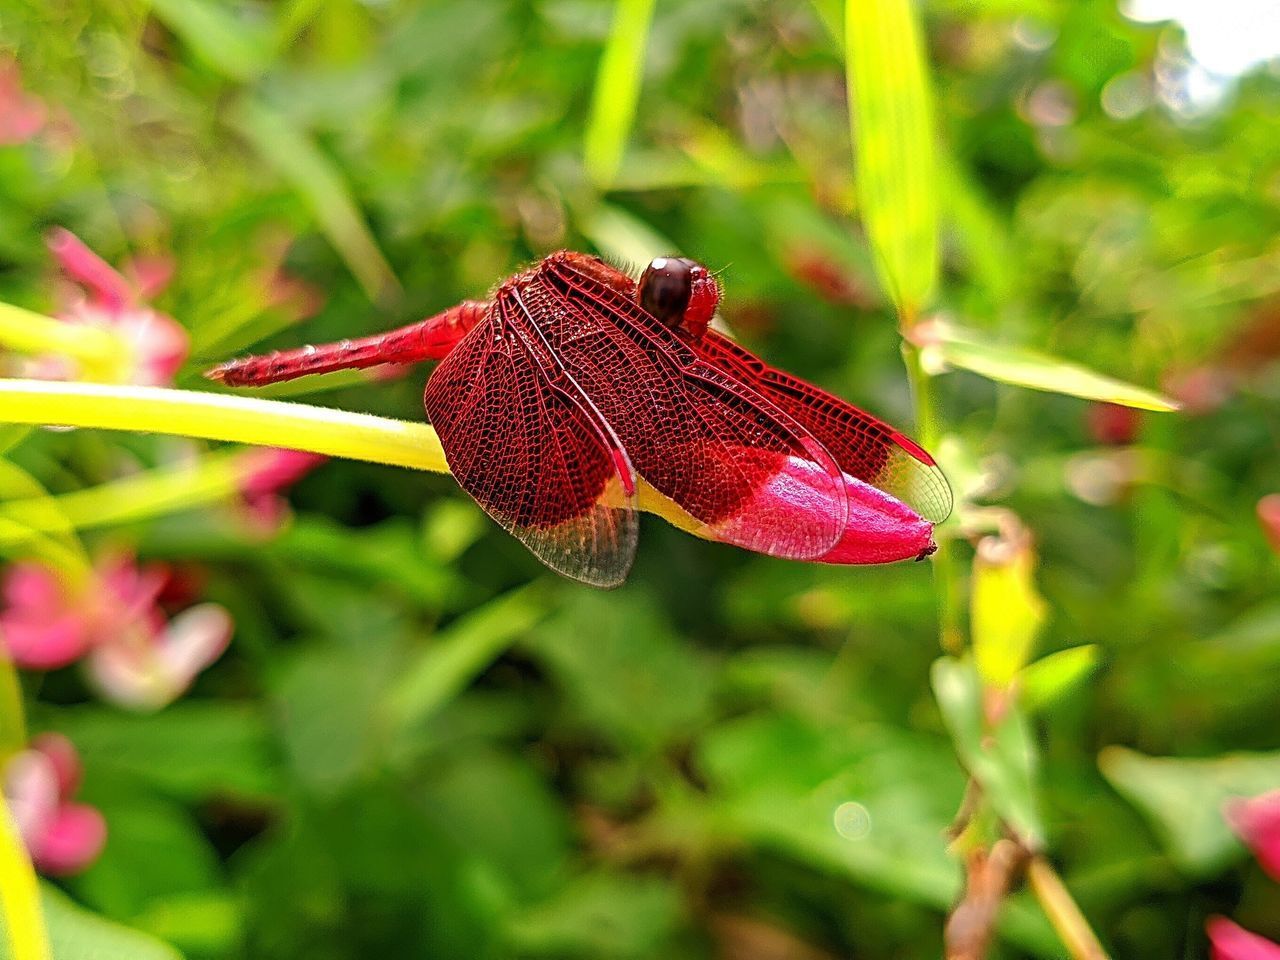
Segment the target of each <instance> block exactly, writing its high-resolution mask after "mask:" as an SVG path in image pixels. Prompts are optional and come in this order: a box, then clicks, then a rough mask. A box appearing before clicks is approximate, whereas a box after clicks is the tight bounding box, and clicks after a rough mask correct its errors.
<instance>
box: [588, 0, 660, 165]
mask: <svg viewBox="0 0 1280 960" xmlns="http://www.w3.org/2000/svg"><path fill="white" fill-rule="evenodd" d="M652 20H653V0H618V4H617V6H616V7H615V8H614V15H613V27H612V28H611V29H610V31H609V38H608V40H607V41H605V47H604V53H603V54H602V55H601V57H600V70H599V73H598V74H597V75H596V86H595V90H594V91H593V93H592V96H591V115H590V117H589V118H588V120H587V130H586V136H585V140H584V143H583V163H584V165H585V166H586V169H587V176H589V177H590V178H591V180H592V182H593V183H595V184H596V186H598V187H600V188H602V189H604V188H607V187H609V186H610V185H611V184H612V183H613V178H614V177H615V176H616V175H617V173H618V168H619V166H620V165H621V164H622V152H623V150H624V148H625V147H626V143H627V138H628V137H629V136H630V134H631V126H632V124H633V123H634V121H635V116H636V104H637V103H638V102H639V99H640V81H641V79H642V77H643V73H644V51H645V46H646V45H647V44H648V41H649V26H650V23H651V22H652Z"/></svg>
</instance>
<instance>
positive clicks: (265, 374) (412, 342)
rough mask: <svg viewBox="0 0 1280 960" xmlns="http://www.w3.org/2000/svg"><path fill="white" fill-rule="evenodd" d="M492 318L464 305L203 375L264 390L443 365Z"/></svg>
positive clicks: (476, 303) (474, 304)
mask: <svg viewBox="0 0 1280 960" xmlns="http://www.w3.org/2000/svg"><path fill="white" fill-rule="evenodd" d="M488 313H489V303H488V302H487V301H483V300H464V301H463V302H462V303H460V304H458V305H457V306H456V307H450V308H449V309H448V310H445V311H443V312H441V313H437V314H436V315H435V316H432V317H427V318H426V319H425V320H419V321H418V322H417V323H411V324H409V325H408V326H404V327H400V328H399V329H398V330H391V331H388V332H387V333H377V334H373V335H372V336H368V337H360V338H359V339H357V340H339V341H337V342H335V343H324V344H320V345H318V346H310V345H308V346H305V347H298V348H297V349H294V350H278V351H276V352H275V353H264V354H261V355H258V356H252V357H241V358H240V359H238V360H229V361H227V362H226V363H222V364H219V365H218V366H216V367H214V368H213V369H211V370H208V371H206V372H205V376H206V377H208V378H209V379H210V380H216V381H218V382H219V383H225V384H226V385H227V386H230V387H261V386H266V385H267V384H269V383H279V382H281V381H282V380H294V379H296V378H298V377H306V376H310V375H311V374H313V373H332V372H333V371H334V370H352V369H359V368H362V367H376V366H378V365H380V364H384V363H418V362H420V361H422V360H443V359H444V358H445V357H446V356H447V355H448V353H449V351H450V350H452V349H453V348H454V347H455V346H456V345H457V343H458V341H459V340H461V339H462V338H463V337H464V336H466V334H467V333H468V331H470V330H471V328H472V327H474V326H475V325H476V324H477V323H479V322H480V321H481V320H483V319H484V318H485V317H486V316H487V315H488Z"/></svg>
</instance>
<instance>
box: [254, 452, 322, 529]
mask: <svg viewBox="0 0 1280 960" xmlns="http://www.w3.org/2000/svg"><path fill="white" fill-rule="evenodd" d="M328 459H329V458H328V457H326V456H323V455H321V454H318V453H307V452H305V451H302V450H287V449H284V448H281V447H262V448H259V449H256V450H248V451H246V452H245V453H244V454H243V455H241V458H240V462H241V463H242V464H243V465H244V468H245V469H244V473H243V474H242V476H241V478H240V502H241V505H242V506H243V508H244V509H243V511H242V516H243V517H244V518H245V520H246V522H247V523H248V524H249V526H250V528H251V529H253V530H254V531H255V532H257V533H261V534H263V535H265V536H269V535H270V534H273V533H275V532H276V531H277V530H278V529H279V528H280V526H281V525H282V524H283V523H284V520H285V517H286V516H287V515H288V509H289V505H288V503H286V502H285V499H284V498H283V497H282V496H280V494H281V493H282V492H283V491H284V490H285V489H287V488H288V487H291V486H293V485H294V484H295V483H297V482H298V481H299V480H301V479H302V478H303V477H305V476H306V475H307V474H308V473H310V472H311V471H312V470H314V469H315V468H316V467H318V466H320V465H321V464H322V463H325V462H326V461H327V460H328Z"/></svg>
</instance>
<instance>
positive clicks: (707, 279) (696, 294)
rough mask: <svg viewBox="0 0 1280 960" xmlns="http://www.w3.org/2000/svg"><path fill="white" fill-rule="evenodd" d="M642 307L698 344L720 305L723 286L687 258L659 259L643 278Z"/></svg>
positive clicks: (641, 285) (647, 268)
mask: <svg viewBox="0 0 1280 960" xmlns="http://www.w3.org/2000/svg"><path fill="white" fill-rule="evenodd" d="M639 299H640V306H642V307H644V309H645V310H647V311H648V312H649V313H651V314H653V316H655V317H657V318H658V319H659V320H661V321H662V322H663V323H665V324H666V325H667V326H669V327H671V328H672V329H673V330H677V331H679V332H681V333H684V334H687V335H688V336H689V337H691V338H692V339H694V340H697V339H698V338H700V337H701V336H702V335H703V334H704V333H706V332H707V324H709V323H710V322H711V318H712V317H713V316H714V315H715V312H716V307H717V306H719V305H720V285H719V284H718V283H716V279H715V277H713V276H711V274H710V273H709V272H708V270H707V268H706V267H704V266H703V265H702V264H700V263H698V262H697V261H696V260H689V259H687V258H685V257H656V258H655V259H654V260H653V261H651V262H650V264H649V266H647V267H645V269H644V273H643V274H641V275H640V289H639Z"/></svg>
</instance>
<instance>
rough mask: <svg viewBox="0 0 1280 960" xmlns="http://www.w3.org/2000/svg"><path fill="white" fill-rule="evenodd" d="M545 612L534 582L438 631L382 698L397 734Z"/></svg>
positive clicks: (419, 719)
mask: <svg viewBox="0 0 1280 960" xmlns="http://www.w3.org/2000/svg"><path fill="white" fill-rule="evenodd" d="M546 612H547V600H546V597H545V594H544V592H543V591H542V590H541V589H540V588H539V587H538V586H537V585H536V584H535V585H533V586H529V587H522V588H520V589H518V590H513V591H512V592H511V593H508V594H506V595H505V596H502V597H499V598H498V599H497V600H494V601H492V602H490V603H487V604H485V605H484V606H483V607H480V608H479V609H478V610H475V611H473V612H471V613H469V614H467V615H466V616H464V617H462V618H460V619H459V620H458V621H457V622H455V623H453V624H450V626H449V627H448V628H447V629H445V630H442V631H441V632H440V633H438V634H437V635H436V636H435V638H434V640H433V641H432V644H431V646H429V647H428V648H427V649H426V650H425V651H423V652H422V653H421V654H420V655H419V656H418V657H417V658H416V660H414V661H413V662H411V663H409V664H407V665H406V666H405V667H404V668H403V670H402V671H401V676H400V679H399V681H397V683H396V685H395V686H394V687H393V688H392V690H391V692H390V693H389V695H388V698H387V714H388V716H389V717H390V719H391V722H392V724H393V726H395V727H396V728H398V729H401V730H408V729H410V728H413V727H416V726H418V725H420V724H422V723H423V722H425V721H426V720H428V719H429V718H430V717H431V716H432V714H434V713H435V712H436V711H437V710H439V709H440V707H442V706H443V705H444V704H446V703H448V702H449V701H450V700H452V699H453V698H454V697H456V696H457V695H458V694H459V693H460V692H461V691H462V690H464V689H465V688H466V686H467V685H468V684H469V683H470V682H471V681H472V680H474V679H475V678H476V677H477V676H478V675H479V674H480V673H481V672H483V671H484V669H485V668H486V667H487V666H489V664H491V663H492V662H493V661H494V660H495V659H497V657H498V656H499V655H501V654H502V652H503V651H504V650H506V649H507V647H508V646H510V644H511V643H512V641H514V640H517V639H519V638H520V637H521V636H523V635H524V634H525V633H527V632H528V631H529V630H530V629H532V628H533V626H534V625H535V624H536V623H537V622H538V621H539V620H541V619H542V618H543V617H544V616H545V615H546Z"/></svg>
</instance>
